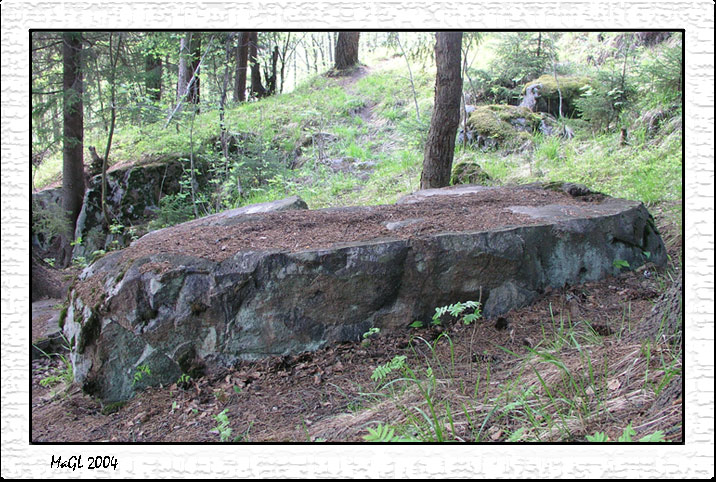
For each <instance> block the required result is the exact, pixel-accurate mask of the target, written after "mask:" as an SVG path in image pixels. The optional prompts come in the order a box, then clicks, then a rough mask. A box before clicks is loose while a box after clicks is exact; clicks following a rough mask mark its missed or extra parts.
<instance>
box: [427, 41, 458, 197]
mask: <svg viewBox="0 0 716 482" xmlns="http://www.w3.org/2000/svg"><path fill="white" fill-rule="evenodd" d="M435 37H436V42H435V62H436V65H437V74H436V76H435V108H434V109H433V115H432V117H431V119H430V130H429V132H428V139H427V143H426V146H425V156H424V158H423V173H422V176H421V178H420V188H421V189H431V188H438V187H445V186H447V185H448V184H449V183H450V171H451V169H452V160H453V156H454V154H455V135H456V133H457V127H458V124H459V122H460V98H461V94H462V78H461V77H460V56H461V48H462V32H437V33H436V34H435Z"/></svg>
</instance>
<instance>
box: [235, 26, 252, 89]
mask: <svg viewBox="0 0 716 482" xmlns="http://www.w3.org/2000/svg"><path fill="white" fill-rule="evenodd" d="M249 34H250V32H241V35H240V37H239V48H238V49H237V51H236V82H235V83H234V102H244V101H245V100H246V66H247V65H248V60H249Z"/></svg>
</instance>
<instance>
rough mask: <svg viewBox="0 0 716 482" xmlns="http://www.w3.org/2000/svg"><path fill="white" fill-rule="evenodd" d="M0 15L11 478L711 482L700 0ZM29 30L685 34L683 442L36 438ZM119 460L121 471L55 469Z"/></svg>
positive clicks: (192, 5)
mask: <svg viewBox="0 0 716 482" xmlns="http://www.w3.org/2000/svg"><path fill="white" fill-rule="evenodd" d="M0 9H1V12H2V152H1V154H2V180H1V186H2V245H1V246H2V257H1V260H2V296H1V297H2V322H1V323H0V326H1V329H2V336H1V339H2V350H1V353H2V474H1V475H2V476H3V478H31V477H38V478H57V477H83V478H89V477H92V478H94V477H113V478H114V477H126V478H140V477H142V478H143V477H159V478H166V477H170V478H188V477H191V478H194V477H197V478H224V477H232V478H265V477H301V478H309V477H310V478H313V477H316V478H328V477H331V478H334V477H340V478H348V477H352V478H357V477H380V478H395V477H410V478H415V477H429V478H445V477H451V478H453V477H454V478H458V477H459V478H506V477H510V478H534V479H540V478H547V477H554V478H583V477H617V478H624V477H635V478H647V477H648V478H661V477H685V478H710V477H712V476H713V475H714V455H713V450H714V399H713V394H714V378H713V377H714V364H713V360H714V357H713V349H714V309H713V305H714V285H713V282H714V257H713V252H714V245H713V242H714V238H713V236H714V231H713V226H714V224H713V219H714V178H713V176H714V157H713V152H714V141H713V139H714V117H713V109H714V42H713V36H714V6H713V3H712V1H711V0H705V1H703V0H701V1H670V2H654V1H641V2H635V1H628V2H627V1H589V2H588V1H583V2H565V1H552V2H539V1H532V2H530V1H520V2H511V3H509V4H508V3H505V2H498V1H492V2H475V1H463V2H459V1H454V2H440V1H437V0H433V1H420V2H401V1H384V2H373V3H368V2H365V1H354V2H341V1H332V2H330V1H329V2H325V1H324V2H308V1H303V2H302V1H297V2H286V1H270V0H266V1H236V2H221V1H213V2H186V1H177V2H163V1H161V2H160V1H155V2H139V1H133V0H123V1H105V2H91V1H87V0H84V1H66V2H56V1H51V0H45V1H25V2H22V1H13V0H5V1H4V2H2V5H1V6H0ZM30 28H57V29H67V28H76V29H84V28H131V29H134V28H136V29H139V28H149V29H151V28H177V29H182V28H198V29H207V30H209V29H214V28H232V29H239V28H240V29H247V28H249V29H257V30H260V29H262V28H263V29H281V28H321V29H323V28H325V29H331V28H356V29H359V28H379V29H394V28H405V29H413V28H464V29H465V30H479V29H480V28H492V29H503V28H528V29H539V28H541V29H550V28H563V29H579V28H582V29H587V28H598V29H634V30H636V29H650V28H663V29H682V28H683V29H686V37H685V41H686V66H687V71H686V84H685V85H686V106H685V107H686V108H685V113H686V116H685V125H686V129H687V131H686V139H685V143H686V161H685V162H686V168H687V169H686V178H685V192H686V195H685V197H684V200H685V203H686V210H685V218H686V220H685V225H684V226H685V230H686V233H685V234H686V236H685V245H686V256H685V272H686V273H685V314H686V360H685V373H686V377H685V378H686V382H685V383H686V392H685V400H686V426H685V431H684V436H685V439H686V441H687V443H686V445H677V446H674V445H671V446H669V445H666V446H655V445H649V446H647V447H638V446H623V445H622V446H607V445H605V446H603V447H602V446H598V447H597V446H571V445H564V446H557V445H528V446H525V445H522V446H506V445H494V446H493V445H481V446H450V447H443V446H436V445H425V446H410V447H392V446H387V445H379V446H371V445H367V444H366V445H351V446H337V445H330V446H326V445H320V444H315V445H311V446H308V445H245V446H230V447H229V446H221V445H195V446H188V445H175V446H171V445H149V446H138V445H107V446H102V445H93V446H81V445H67V446H59V445H58V446H37V445H30V444H29V407H28V387H29V383H28V375H29V368H28V365H27V364H28V358H29V357H28V348H27V347H28V346H29V344H28V332H29V329H28V324H29V320H30V303H29V204H30V203H29V192H30V189H29V175H30V173H29V166H30V162H29V159H28V150H29V149H28V143H29V136H28V131H27V129H28V114H29V107H28V102H29V94H28V84H29V80H28V79H29V77H28V73H29V53H28V52H29V42H28V39H29V35H28V29H30ZM53 454H54V455H56V456H57V455H62V456H63V458H67V457H69V456H71V455H78V454H82V455H83V458H84V459H85V460H86V458H87V456H89V455H93V454H98V455H99V454H101V455H115V456H117V457H118V458H119V461H120V465H119V470H118V471H117V472H116V473H108V472H104V473H102V472H98V471H96V472H94V473H93V472H89V471H86V470H85V471H77V472H69V473H68V472H66V471H60V470H51V469H50V468H49V465H50V458H51V456H52V455H53Z"/></svg>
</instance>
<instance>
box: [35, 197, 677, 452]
mask: <svg viewBox="0 0 716 482" xmlns="http://www.w3.org/2000/svg"><path fill="white" fill-rule="evenodd" d="M650 210H651V212H652V214H654V216H655V218H656V221H657V226H658V228H659V230H660V232H661V234H662V237H663V238H664V241H665V243H666V244H667V248H668V253H669V257H670V262H669V266H668V267H667V268H666V269H661V270H656V269H655V268H653V267H646V268H642V269H639V270H636V271H627V272H624V273H622V274H620V275H619V276H616V277H610V278H606V279H603V280H600V281H596V282H590V283H586V284H584V285H580V286H568V287H565V288H563V289H558V290H553V291H551V292H547V293H545V294H544V295H543V296H542V297H541V298H540V299H538V300H537V301H536V302H535V303H534V304H533V305H531V306H528V307H525V308H522V309H519V310H513V311H511V312H509V313H508V314H507V315H505V316H504V317H502V318H500V319H498V320H497V321H495V320H478V321H477V322H476V323H473V324H472V325H470V326H466V325H464V324H460V323H455V324H452V325H442V327H441V328H440V330H439V331H438V330H436V329H434V328H418V329H410V330H406V331H404V332H398V333H391V334H388V333H379V334H377V335H376V336H373V337H371V338H370V341H369V343H360V342H357V341H356V342H350V343H342V344H338V345H334V346H328V347H325V348H323V349H321V350H318V351H315V352H311V353H301V354H297V355H293V356H280V357H271V358H267V359H264V360H261V361H257V362H243V363H241V364H240V365H239V366H237V367H235V368H233V369H227V370H225V371H224V372H222V373H219V374H215V375H214V376H212V377H211V378H208V377H203V378H199V379H196V380H191V381H190V382H189V383H188V384H186V385H185V386H183V387H180V386H177V385H176V384H173V385H172V386H165V387H156V388H148V389H146V390H144V391H143V392H141V393H139V394H137V395H136V396H135V397H134V398H132V399H130V400H129V401H127V402H126V404H124V405H115V406H112V405H106V406H105V405H103V404H102V403H101V402H100V401H99V400H96V399H94V398H92V397H90V396H88V395H86V394H84V393H83V392H82V390H81V389H80V387H78V386H76V385H69V386H68V385H66V384H65V383H64V382H61V381H59V378H61V377H60V375H61V374H62V373H63V371H64V370H66V368H67V365H66V361H65V360H66V359H67V358H66V357H67V355H68V354H67V353H57V354H53V355H52V356H49V357H40V358H38V359H35V360H33V362H32V368H31V370H32V373H31V377H32V380H31V387H32V388H31V426H32V428H31V440H32V441H33V442H59V443H63V442H100V441H104V442H219V441H220V440H221V436H220V433H219V429H220V428H222V430H223V432H224V440H226V441H236V442H265V441H273V442H312V441H328V442H360V441H363V440H364V439H363V437H364V436H366V435H367V434H368V433H369V432H368V428H376V427H377V426H378V425H379V424H381V423H384V424H390V425H391V426H393V427H400V426H403V427H404V426H405V425H406V422H407V421H408V420H410V412H411V410H415V407H418V408H420V407H422V410H423V411H427V410H428V409H427V407H426V404H425V400H424V399H421V397H420V396H419V394H417V393H416V392H417V391H416V390H415V387H416V386H417V384H414V385H415V386H413V387H412V388H411V383H410V382H405V383H402V384H401V383H397V382H396V383H395V384H393V385H392V388H394V389H391V388H390V387H389V386H388V384H385V383H383V384H381V383H378V382H376V381H374V380H373V379H372V378H371V375H372V374H373V373H374V370H375V369H376V368H377V367H378V366H381V365H385V364H387V363H389V362H390V361H391V360H393V359H394V357H395V356H396V355H404V356H405V357H406V365H407V366H410V367H411V368H413V369H414V371H415V372H416V373H417V372H418V371H421V372H424V371H425V370H424V368H425V366H426V362H427V363H428V364H429V366H430V367H432V368H433V369H435V371H436V372H438V367H439V368H440V370H439V373H436V375H437V376H436V377H435V378H434V381H436V384H435V388H436V390H435V392H434V395H435V396H436V397H438V398H439V399H440V403H439V404H437V405H439V407H452V412H450V411H449V410H448V414H447V415H448V417H447V418H449V421H450V423H449V425H450V430H449V432H450V434H449V436H448V437H447V438H448V439H451V440H461V441H476V440H477V441H480V442H482V441H487V442H491V441H506V440H514V435H515V434H516V433H517V434H518V435H519V434H523V435H524V437H523V438H522V440H539V441H584V440H585V438H584V437H585V436H586V435H590V434H593V433H595V432H597V431H600V432H604V433H606V435H607V436H608V437H609V438H610V439H611V440H616V439H617V438H618V437H619V436H620V435H621V434H622V430H623V429H624V428H625V427H627V425H629V424H631V426H632V427H633V428H634V429H635V432H636V434H637V437H639V436H642V435H648V434H651V433H653V432H655V431H657V430H661V431H662V432H663V434H664V437H665V439H666V440H669V441H675V442H680V441H683V431H682V430H683V427H682V415H683V398H682V381H681V380H682V377H681V370H680V368H681V362H680V357H681V356H683V355H682V353H683V352H681V353H678V357H679V360H678V361H677V363H676V370H674V369H673V366H674V365H673V364H672V365H671V366H672V369H664V366H663V363H660V361H659V360H662V361H663V359H664V355H665V354H667V353H668V352H670V351H673V350H674V349H675V347H674V345H673V344H670V343H669V342H668V340H665V339H661V340H660V339H659V338H658V337H657V338H656V339H654V337H653V336H651V337H650V336H649V335H648V334H649V333H651V334H652V335H653V334H654V333H655V332H656V331H658V330H657V329H654V327H653V326H646V324H652V325H653V324H654V323H655V321H654V320H659V319H661V320H662V324H663V319H664V318H663V317H660V316H654V313H653V307H655V306H656V307H661V309H663V307H664V304H663V303H661V302H660V300H663V298H664V296H663V295H664V293H666V292H668V291H669V288H670V287H671V285H672V283H674V282H678V281H679V280H680V279H681V275H680V271H681V264H680V263H681V259H682V234H681V232H680V230H679V228H678V227H677V226H676V225H674V224H665V223H664V221H663V219H665V218H662V217H660V210H659V207H658V206H657V207H652V208H651V209H650ZM678 289H679V290H681V288H680V287H679V288H678ZM682 293H683V292H682V291H679V293H678V296H677V297H676V298H677V299H679V303H677V304H679V306H678V307H676V308H677V309H678V312H677V311H674V312H672V313H671V314H665V316H676V317H678V320H676V321H677V322H678V324H679V325H678V329H679V331H680V330H681V325H680V322H681V306H680V299H681V298H683V294H682ZM48 303H49V305H51V302H48V301H47V300H45V301H44V306H45V309H44V310H41V311H40V310H38V311H36V310H35V307H34V306H33V327H32V330H33V339H35V338H36V337H37V336H38V334H39V333H41V332H42V330H44V329H45V328H44V326H43V323H46V320H47V317H48V313H47V306H48ZM59 303H60V300H58V304H59ZM672 308H674V307H672ZM657 315H659V314H658V313H657ZM657 323H658V321H657ZM565 325H568V326H569V329H570V330H572V331H571V332H570V333H571V334H572V339H573V340H575V344H573V345H570V346H566V345H565V346H561V347H560V348H558V349H556V348H555V349H554V350H552V351H551V352H550V353H552V354H556V355H558V357H559V363H561V364H562V365H561V366H562V367H568V368H569V370H570V371H569V372H567V371H566V369H565V370H562V371H561V374H562V375H563V374H564V373H572V374H576V373H578V372H579V373H584V372H585V371H586V370H587V367H586V363H587V362H586V361H585V360H587V358H585V353H587V352H588V353H589V357H588V363H589V372H590V374H591V370H592V366H594V367H596V371H597V372H599V371H600V370H601V369H602V368H603V369H604V371H605V372H606V371H607V369H606V366H607V364H608V365H609V373H610V375H609V376H608V377H606V376H605V379H604V380H603V384H604V385H605V387H604V388H605V391H604V393H602V394H601V395H600V396H599V397H597V398H600V400H598V401H597V402H596V404H592V403H591V401H590V402H589V403H585V404H584V406H585V407H586V406H587V405H588V406H589V407H591V408H589V409H588V410H586V411H584V410H580V414H570V415H569V417H567V418H569V420H564V413H562V414H561V415H554V418H555V419H557V418H559V417H562V418H563V420H562V422H561V423H559V424H554V426H552V427H551V428H545V429H544V430H542V429H540V427H543V428H544V427H546V426H547V425H549V424H548V423H544V422H542V423H540V422H539V418H540V417H542V418H543V419H544V420H545V421H546V420H548V419H551V417H550V416H549V415H548V412H549V410H548V409H547V405H552V404H549V403H547V404H545V405H543V408H544V410H543V411H542V412H540V415H539V416H538V417H537V418H538V420H537V421H536V422H534V424H533V426H532V427H531V428H530V429H529V430H527V431H526V432H519V433H518V432H517V430H518V426H519V420H517V419H516V418H515V417H514V416H507V415H509V414H507V415H505V416H498V414H499V412H496V411H495V410H496V408H497V407H500V406H504V405H505V404H506V403H507V402H508V401H509V400H507V399H505V394H506V393H507V391H506V390H509V387H512V386H514V387H515V388H516V389H517V391H516V392H510V393H521V394H523V395H524V394H529V393H531V392H533V391H535V387H537V390H536V391H539V386H540V382H538V381H537V380H536V379H535V377H534V373H537V369H536V368H540V372H539V374H538V375H537V378H539V377H541V379H540V380H544V381H543V386H554V385H552V382H550V380H549V379H550V377H551V378H554V379H557V378H559V377H560V376H561V375H560V370H558V369H556V368H555V367H557V366H559V364H558V363H553V364H549V363H547V364H544V363H542V364H540V363H539V358H537V359H536V358H535V357H534V356H533V355H534V353H535V352H536V351H538V350H540V349H541V350H544V352H546V350H547V347H552V348H554V347H556V344H555V340H563V339H564V335H565V333H566V331H565ZM657 328H658V327H657ZM584 330H588V331H589V333H590V334H591V335H593V336H592V337H591V338H589V340H591V341H590V343H589V344H587V343H586V342H585V341H584V340H586V339H587V338H579V336H580V334H581V335H584V334H585V331H584ZM575 334H576V335H577V338H575V336H574V335H575ZM446 335H447V336H446ZM577 339H579V340H582V342H581V344H580V343H576V340H577ZM679 345H680V343H679ZM552 348H551V349H552ZM645 348H646V349H645ZM676 348H678V351H681V350H680V347H676ZM421 367H422V368H421ZM550 368H551V369H552V371H550ZM645 371H646V373H644V372H645ZM530 372H534V373H532V374H530ZM674 372H675V373H676V375H675V376H674ZM53 375H54V376H58V381H57V383H54V384H48V383H47V379H48V377H51V376H53ZM530 375H531V377H532V378H530ZM666 377H668V378H666ZM570 379H571V376H570ZM574 379H575V380H577V379H579V377H577V376H576V375H575V377H574ZM43 380H45V383H41V382H42V381H43ZM554 383H557V382H554ZM45 385H47V386H45ZM400 386H402V387H403V389H402V390H401V389H399V387H400ZM607 387H608V390H607ZM657 387H658V388H657ZM396 390H397V391H396ZM589 390H590V389H587V390H586V391H584V392H583V393H582V396H586V395H585V394H588V396H589V397H590V398H591V397H594V396H595V394H594V391H592V392H590V391H589ZM565 394H566V392H565ZM508 398H509V397H508ZM518 398H519V397H518ZM544 398H545V397H543V399H544ZM550 398H551V395H550ZM575 399H578V394H575ZM459 407H465V408H464V409H460V408H459ZM461 411H462V414H461V413H459V412H461ZM413 413H418V412H413ZM220 414H223V415H220ZM513 415H514V414H513ZM444 418H445V417H444ZM447 418H445V419H446V420H447ZM222 419H223V420H224V421H225V422H224V425H223V427H222V424H221V420H222ZM446 424H447V422H446ZM556 426H560V427H561V428H555V427H556ZM227 428H230V429H231V432H230V433H231V435H230V436H229V435H228V434H229V432H228V431H227Z"/></svg>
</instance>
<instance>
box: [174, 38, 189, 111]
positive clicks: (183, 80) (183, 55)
mask: <svg viewBox="0 0 716 482" xmlns="http://www.w3.org/2000/svg"><path fill="white" fill-rule="evenodd" d="M191 36H192V33H191V32H189V33H187V34H186V36H185V37H183V38H182V39H180V40H179V69H178V72H177V101H179V102H181V101H182V99H184V96H186V95H187V87H188V86H189V81H190V80H191V74H192V72H191V67H190V65H191V61H190V58H191V50H190V47H189V44H190V43H191Z"/></svg>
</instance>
